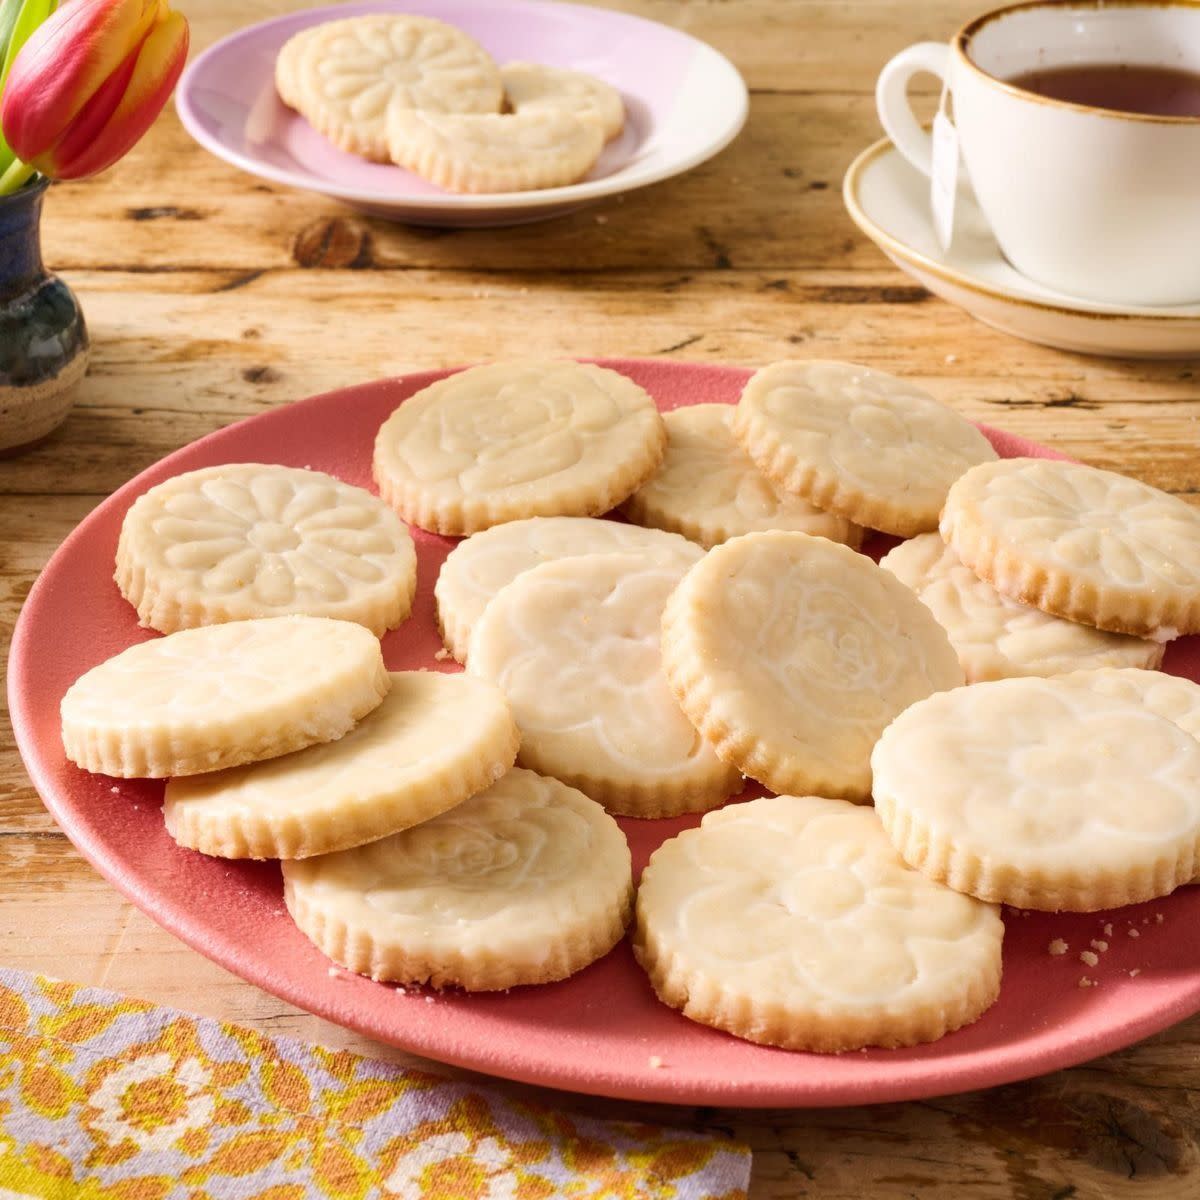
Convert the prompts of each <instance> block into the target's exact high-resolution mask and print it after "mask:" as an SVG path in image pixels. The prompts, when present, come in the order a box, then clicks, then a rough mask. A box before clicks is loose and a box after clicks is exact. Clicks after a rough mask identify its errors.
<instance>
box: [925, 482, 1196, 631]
mask: <svg viewBox="0 0 1200 1200" xmlns="http://www.w3.org/2000/svg"><path fill="white" fill-rule="evenodd" d="M941 532H942V537H943V538H944V539H945V541H946V542H947V543H948V544H949V545H950V546H951V547H952V548H953V550H954V552H955V554H957V555H958V557H959V558H960V559H962V561H963V562H964V563H966V565H967V566H968V567H970V568H971V570H972V571H974V572H975V574H976V575H978V576H979V577H980V578H981V579H986V580H987V581H988V582H989V583H990V584H991V585H992V586H993V587H995V588H996V589H997V590H998V591H1000V592H1003V593H1004V595H1006V596H1008V597H1009V598H1010V599H1013V600H1019V601H1021V602H1022V603H1023V604H1033V605H1036V606H1037V607H1038V608H1040V609H1042V610H1044V611H1045V612H1048V613H1053V614H1054V615H1055V616H1058V617H1066V618H1067V619H1068V620H1071V621H1080V622H1082V623H1083V624H1085V625H1094V626H1096V627H1097V628H1098V629H1108V630H1112V631H1113V632H1114V633H1130V634H1134V635H1136V636H1138V637H1155V638H1158V639H1160V640H1163V641H1166V640H1169V639H1170V638H1173V637H1177V636H1179V635H1180V634H1183V633H1200V512H1198V511H1197V510H1196V509H1194V508H1192V507H1191V506H1190V505H1188V504H1185V503H1184V502H1183V501H1182V500H1179V499H1177V498H1176V497H1175V496H1169V495H1168V494H1167V493H1166V492H1160V491H1159V490H1158V489H1157V488H1152V487H1150V486H1149V485H1148V484H1145V483H1139V482H1138V481H1137V480H1136V479H1129V478H1127V477H1126V476H1124V475H1116V474H1114V473H1113V472H1111V471H1101V470H1098V469H1096V468H1095V467H1085V466H1082V465H1080V464H1079V463H1067V462H1055V461H1052V460H1050V459H1044V458H1007V459H1004V460H1002V461H1000V462H994V463H985V464H983V465H982V466H978V467H975V468H974V469H973V470H971V471H969V472H967V474H965V475H964V476H963V477H962V478H961V479H959V480H958V481H957V482H956V483H955V485H954V486H953V487H952V488H951V489H950V494H949V495H948V496H947V497H946V508H945V511H944V512H943V513H942V520H941Z"/></svg>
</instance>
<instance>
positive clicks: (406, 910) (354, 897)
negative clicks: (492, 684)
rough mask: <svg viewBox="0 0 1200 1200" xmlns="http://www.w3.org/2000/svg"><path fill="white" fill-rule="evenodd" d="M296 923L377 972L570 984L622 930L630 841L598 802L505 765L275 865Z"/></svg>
mask: <svg viewBox="0 0 1200 1200" xmlns="http://www.w3.org/2000/svg"><path fill="white" fill-rule="evenodd" d="M283 882H284V899H285V901H286V903H287V907H288V911H289V912H290V913H291V914H292V918H293V919H294V920H295V922H296V924H297V925H298V926H299V927H300V929H301V930H302V931H303V932H304V933H305V934H306V935H307V936H308V937H309V938H311V939H312V941H313V942H315V943H316V945H317V946H318V948H319V949H320V950H321V951H322V952H323V953H324V954H327V955H328V956H329V957H330V958H332V959H333V960H334V961H335V962H338V963H341V964H342V966H344V967H348V968H349V969H350V970H351V971H356V972H358V973H359V974H362V975H369V976H371V978H372V979H381V980H393V981H396V982H399V983H416V984H425V983H428V984H430V985H432V986H433V987H436V988H442V987H451V986H452V987H461V988H465V989H467V990H468V991H498V990H503V989H506V988H510V987H517V986H519V985H521V984H532V983H549V982H552V981H553V980H556V979H565V978H566V977H567V976H568V975H572V974H574V973H575V972H576V971H579V970H581V969H582V968H583V967H586V966H587V965H588V964H589V963H591V962H594V961H595V960H596V959H598V958H600V957H602V956H603V955H605V954H607V953H608V951H609V950H611V949H612V948H613V946H615V945H616V944H617V942H619V941H620V940H621V938H622V936H623V935H624V932H625V925H626V923H627V922H628V920H629V912H630V908H631V905H632V900H633V882H632V878H631V870H630V856H629V847H628V845H627V844H626V842H625V835H624V834H623V833H622V832H621V830H620V828H619V827H618V826H617V823H616V822H615V821H614V820H613V819H612V817H610V816H609V815H608V814H607V813H606V812H605V811H604V810H603V809H602V808H601V807H600V805H598V804H596V803H595V802H594V801H592V800H589V799H588V798H587V797H586V796H584V795H583V794H582V793H581V792H577V791H576V790H575V789H574V788H570V787H567V786H566V785H565V784H563V783H560V782H559V781H558V780H556V779H543V778H542V777H541V776H538V775H535V774H534V773H533V772H532V771H522V770H520V769H519V768H518V769H516V770H513V771H510V772H509V773H508V774H507V775H505V776H504V777H503V778H502V779H500V780H499V781H498V782H497V783H495V784H493V785H492V786H491V787H490V788H488V789H487V790H486V791H484V792H480V793H479V794H478V795H475V796H472V797H471V798H470V799H469V800H466V801H464V802H463V803H462V804H460V805H458V806H457V807H455V808H452V809H451V810H450V811H449V812H447V813H443V814H442V815H441V816H439V817H434V818H433V820H431V821H426V822H425V823H424V824H422V825H417V826H415V827H414V828H412V829H406V830H404V831H403V832H401V833H397V834H393V835H392V836H391V837H389V838H384V839H383V840H382V841H378V842H371V843H369V844H368V845H365V846H359V847H356V848H355V849H353V850H343V851H340V852H339V853H337V854H327V855H323V856H322V857H320V858H309V859H305V860H303V861H302V862H285V863H284V864H283Z"/></svg>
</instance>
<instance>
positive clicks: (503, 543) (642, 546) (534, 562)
mask: <svg viewBox="0 0 1200 1200" xmlns="http://www.w3.org/2000/svg"><path fill="white" fill-rule="evenodd" d="M608 552H618V553H636V554H644V555H646V556H647V557H649V558H652V559H653V560H654V561H655V562H672V563H679V564H681V565H682V566H685V567H690V566H691V565H692V563H694V562H695V561H696V559H697V557H698V555H697V553H696V547H695V545H694V544H693V543H692V542H689V541H688V540H687V539H686V538H682V537H679V536H678V535H677V534H674V533H665V532H664V531H662V530H661V529H643V528H641V527H640V526H637V525H625V524H623V523H621V522H619V521H601V520H597V519H596V518H594V517H530V518H529V519H528V520H525V521H508V522H506V523H505V524H503V525H496V526H494V527H493V528H492V529H486V530H484V531H483V532H482V533H476V534H474V535H473V536H472V537H469V538H466V539H465V540H463V541H461V542H459V544H458V545H457V546H455V547H454V549H453V550H451V551H450V554H449V556H448V557H447V559H446V561H445V562H444V563H443V564H442V569H441V571H440V572H439V573H438V577H437V584H436V585H435V587H434V590H433V594H434V599H435V600H436V601H437V618H438V627H439V629H440V630H441V634H442V640H443V641H444V642H445V643H446V648H447V649H448V650H449V651H450V653H451V654H453V655H454V657H455V658H456V659H458V661H459V662H466V661H467V645H468V642H469V640H470V637H471V631H472V630H473V629H474V628H475V623H476V622H477V621H478V620H479V618H480V617H481V616H482V615H483V610H484V609H485V608H486V607H487V605H488V602H489V601H490V600H491V598H492V597H493V596H494V595H495V594H496V593H497V592H498V591H499V590H500V589H501V588H502V587H504V586H505V585H506V584H509V583H512V581H513V580H514V579H516V577H517V576H518V575H520V574H522V573H523V572H525V571H528V570H530V569H531V568H532V567H536V566H539V565H540V564H541V563H544V562H552V561H554V560H556V559H560V558H577V557H578V556H579V555H581V554H604V553H608Z"/></svg>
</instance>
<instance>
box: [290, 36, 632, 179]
mask: <svg viewBox="0 0 1200 1200" xmlns="http://www.w3.org/2000/svg"><path fill="white" fill-rule="evenodd" d="M275 86H276V90H277V91H278V93H279V96H280V98H281V99H282V100H283V102H284V103H285V104H287V105H289V106H290V107H291V108H294V109H296V111H297V112H299V113H300V114H301V115H302V116H303V117H304V118H305V119H306V120H307V121H308V122H309V124H311V125H312V126H313V127H314V128H315V129H316V130H317V131H318V132H319V133H321V134H323V135H324V136H325V137H327V138H328V139H329V140H330V141H331V142H333V143H334V145H336V146H338V147H339V148H340V149H342V150H346V151H348V152H349V153H351V154H358V155H362V156H363V157H364V158H368V159H371V160H372V161H376V162H394V163H396V164H397V165H398V166H402V167H406V168H407V169H408V170H410V171H414V172H415V173H416V174H418V175H420V176H422V177H423V178H425V179H427V180H429V182H431V183H433V184H436V185H437V186H438V187H441V188H445V189H447V190H448V191H455V192H515V191H528V190H531V189H536V188H550V187H561V186H563V185H564V184H568V183H574V182H576V181H577V180H579V179H582V178H583V176H584V175H586V174H587V173H588V172H589V171H590V170H591V169H592V167H593V166H594V165H595V163H596V160H597V159H598V158H599V156H600V151H601V150H602V149H603V148H604V144H605V142H607V141H609V140H611V139H612V138H615V137H616V136H617V135H618V134H619V133H620V132H621V129H622V127H623V125H624V121H625V109H624V105H623V103H622V101H621V97H620V94H619V93H618V92H617V91H616V89H615V88H612V87H610V86H609V85H608V84H607V83H604V82H603V81H602V80H599V79H595V78H593V77H592V76H590V75H586V74H584V73H583V72H581V71H571V70H566V69H563V68H559V67H548V66H540V65H538V64H535V63H523V62H515V63H509V64H508V65H507V66H504V67H499V66H497V65H496V63H495V62H493V61H492V58H491V56H490V55H489V54H488V53H487V52H486V51H485V50H484V49H483V47H482V46H480V45H479V44H478V43H477V42H475V41H474V40H473V39H472V38H470V37H469V36H468V35H467V34H465V33H464V32H463V31H462V30H460V29H456V28H454V27H453V26H452V25H447V24H445V23H444V22H442V21H437V20H434V19H433V18H431V17H418V16H407V15H403V14H393V13H375V14H371V15H368V16H359V17H347V18H344V19H341V20H337V21H327V22H325V23H324V24H320V25H314V26H311V27H309V28H307V29H304V30H302V31H301V32H300V33H297V34H295V35H294V36H293V37H292V38H290V39H289V40H288V41H287V42H286V43H285V44H284V46H283V48H282V49H281V50H280V52H279V56H278V58H277V59H276V64H275Z"/></svg>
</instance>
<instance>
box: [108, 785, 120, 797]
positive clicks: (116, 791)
mask: <svg viewBox="0 0 1200 1200" xmlns="http://www.w3.org/2000/svg"><path fill="white" fill-rule="evenodd" d="M108 790H109V791H110V792H112V794H113V795H114V796H119V795H120V794H121V789H120V788H119V787H110V788H109V789H108Z"/></svg>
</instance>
